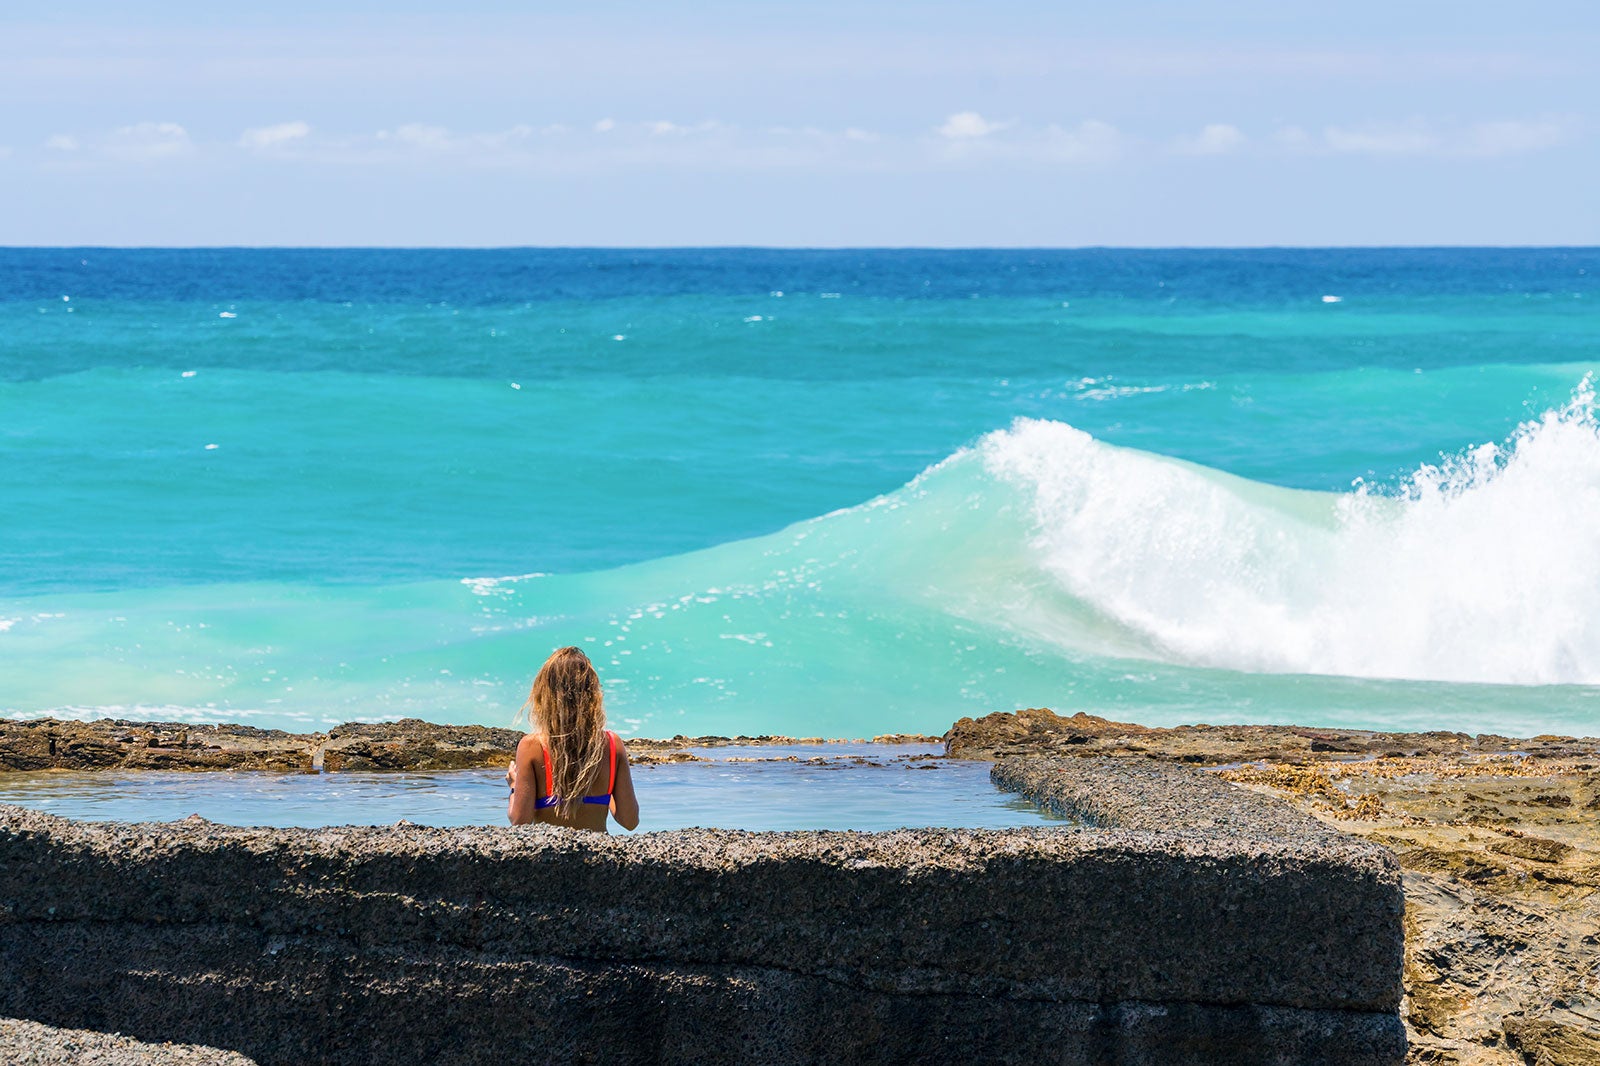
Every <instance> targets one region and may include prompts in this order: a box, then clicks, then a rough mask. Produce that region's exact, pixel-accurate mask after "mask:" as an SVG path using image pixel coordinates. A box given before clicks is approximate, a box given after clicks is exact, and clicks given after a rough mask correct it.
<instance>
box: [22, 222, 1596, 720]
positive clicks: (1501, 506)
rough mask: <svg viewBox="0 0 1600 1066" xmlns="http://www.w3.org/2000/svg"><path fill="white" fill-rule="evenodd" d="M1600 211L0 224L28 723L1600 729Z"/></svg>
mask: <svg viewBox="0 0 1600 1066" xmlns="http://www.w3.org/2000/svg"><path fill="white" fill-rule="evenodd" d="M1597 366H1600V250H1597V249H1369V250H1363V249H1320V250H1318V249H1307V250H1243V251H1207V250H1145V251H1139V250H1106V249H1088V250H1072V251H1029V250H1017V251H1004V250H993V251H958V250H952V251H911V250H868V251H781V250H762V249H716V250H650V251H630V250H585V249H565V250H539V249H508V250H482V251H468V250H354V249H351V250H313V249H282V250H269V249H216V250H172V251H167V250H111V249H95V248H92V249H82V248H73V249H60V248H57V249H48V248H45V249H9V250H0V502H3V505H4V506H3V515H4V517H3V518H0V715H4V716H8V717H18V718H24V717H30V718H31V717H38V716H43V715H54V716H57V717H80V718H89V717H118V718H131V719H151V720H161V721H208V722H209V721H237V722H243V723H248V724H252V725H258V726H263V727H270V728H282V729H290V730H295V731H308V730H315V729H322V728H326V727H328V726H330V725H333V724H337V723H340V722H345V721H350V720H376V719H393V718H399V717H420V718H425V719H428V720H430V721H435V722H450V723H466V722H482V723H488V724H495V725H505V724H509V723H510V722H511V719H512V716H513V715H514V713H515V712H516V710H517V708H518V707H519V706H520V704H521V702H522V700H523V697H524V695H525V693H526V690H527V687H528V684H529V682H530V680H531V678H532V675H533V673H534V671H535V670H536V669H537V668H538V666H539V664H540V663H541V662H542V661H543V659H544V658H545V656H546V655H547V654H548V653H549V652H550V651H551V650H552V649H553V648H555V647H557V646H559V645H563V644H578V645H580V646H582V647H584V648H586V649H587V650H588V651H589V652H590V654H591V656H592V657H593V658H594V660H595V662H596V665H597V666H598V667H599V669H600V671H601V675H602V678H603V680H604V683H605V687H606V699H607V707H608V711H609V714H610V717H611V721H612V722H613V724H614V725H615V726H616V727H617V728H618V729H619V731H621V732H623V733H624V734H625V735H645V736H671V735H673V734H678V733H684V734H690V735H695V734H710V733H720V734H736V733H743V734H790V735H801V736H812V735H820V736H828V737H870V736H873V735H875V734H882V733H890V732H905V731H918V732H933V733H938V732H942V731H943V730H944V729H945V728H946V727H947V726H948V725H949V724H950V723H951V722H952V721H953V720H954V719H956V718H958V717H961V716H964V715H981V714H984V713H987V712H989V711H996V710H1011V709H1015V708H1018V707H1027V706H1047V707H1052V708H1055V709H1056V710H1058V711H1061V712H1063V713H1071V712H1074V711H1080V710H1082V711H1088V712H1091V713H1094V714H1100V715H1105V716H1108V717H1112V718H1117V719H1120V720H1125V721H1136V722H1141V723H1145V724H1152V725H1161V724H1177V723H1183V722H1210V723H1222V722H1294V723H1299V724H1304V725H1329V726H1334V725H1338V726H1352V727H1361V728H1384V729H1451V730H1461V731H1466V732H1474V733H1478V732H1496V733H1504V734H1508V735H1514V736H1515V735H1532V734H1537V733H1544V732H1558V733H1577V734H1594V733H1597V732H1600V425H1597V422H1596V412H1595V399H1594V385H1593V374H1594V371H1595V369H1596V367H1597Z"/></svg>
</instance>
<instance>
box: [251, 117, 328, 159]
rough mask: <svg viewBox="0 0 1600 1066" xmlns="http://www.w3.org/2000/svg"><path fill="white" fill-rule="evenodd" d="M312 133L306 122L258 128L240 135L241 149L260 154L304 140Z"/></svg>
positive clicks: (283, 123) (282, 123)
mask: <svg viewBox="0 0 1600 1066" xmlns="http://www.w3.org/2000/svg"><path fill="white" fill-rule="evenodd" d="M310 133H311V127H310V126H308V125H306V124H305V123H304V122H280V123H278V124H277V125H275V126H257V127H255V128H254V129H248V130H245V131H244V132H243V133H241V134H240V135H239V147H241V148H249V149H252V150H254V151H258V152H259V151H263V150H267V149H272V148H277V147H280V146H282V145H285V144H289V143H291V142H293V141H301V140H304V139H305V138H306V137H307V136H309V135H310Z"/></svg>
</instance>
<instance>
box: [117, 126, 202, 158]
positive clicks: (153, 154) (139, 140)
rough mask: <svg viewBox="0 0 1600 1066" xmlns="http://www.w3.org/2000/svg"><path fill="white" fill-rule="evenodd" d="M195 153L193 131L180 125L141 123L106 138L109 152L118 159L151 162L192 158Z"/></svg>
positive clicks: (124, 127)
mask: <svg viewBox="0 0 1600 1066" xmlns="http://www.w3.org/2000/svg"><path fill="white" fill-rule="evenodd" d="M193 150H194V142H192V141H191V140H189V131H188V130H185V129H184V128H183V127H182V126H180V125H178V124H177V123H176V122H139V123H135V124H134V125H132V126H123V127H121V128H119V129H117V130H116V131H114V132H113V133H112V134H111V136H110V137H108V138H106V142H105V152H106V154H107V155H109V156H112V157H114V158H117V159H126V160H131V161H134V162H149V161H153V160H157V159H171V158H174V157H176V156H182V155H188V154H189V153H190V152H191V151H193Z"/></svg>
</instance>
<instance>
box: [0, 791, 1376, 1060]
mask: <svg viewBox="0 0 1600 1066" xmlns="http://www.w3.org/2000/svg"><path fill="white" fill-rule="evenodd" d="M1071 762H1073V763H1075V764H1078V765H1075V766H1073V767H1071V768H1070V769H1068V770H1065V771H1063V773H1064V774H1066V775H1070V776H1071V777H1072V778H1073V780H1075V781H1077V782H1079V785H1081V784H1082V782H1083V781H1084V780H1088V781H1089V784H1090V790H1091V791H1093V787H1092V786H1093V784H1094V782H1095V781H1099V782H1100V783H1101V784H1102V785H1103V786H1104V788H1103V789H1102V790H1101V791H1102V792H1103V793H1104V794H1107V795H1110V794H1112V793H1113V792H1115V791H1116V790H1117V788H1119V787H1120V788H1121V789H1122V790H1123V794H1125V795H1127V796H1132V797H1134V798H1133V799H1132V800H1129V802H1130V803H1132V805H1133V807H1135V808H1137V807H1138V806H1139V803H1138V802H1137V797H1138V796H1139V795H1144V796H1145V797H1146V798H1147V799H1148V800H1149V801H1150V802H1151V803H1153V804H1155V803H1160V802H1166V801H1163V800H1162V799H1161V796H1163V795H1166V793H1164V792H1163V791H1162V790H1163V789H1172V788H1176V789H1177V790H1179V791H1180V792H1181V790H1182V788H1183V777H1182V775H1184V774H1187V773H1192V772H1190V771H1178V775H1179V776H1178V777H1176V778H1161V779H1160V780H1159V781H1157V782H1156V783H1153V784H1152V783H1149V782H1146V783H1144V784H1140V783H1139V782H1137V781H1134V782H1131V783H1130V782H1129V781H1128V780H1124V779H1119V778H1117V777H1116V775H1117V774H1118V773H1119V771H1118V770H1116V769H1115V768H1114V767H1103V766H1099V765H1098V761H1097V760H1071ZM1084 775H1088V777H1087V778H1085V777H1084ZM1095 775H1099V776H1098V777H1097V776H1095ZM1119 782H1120V784H1119ZM1174 782H1176V784H1174ZM1046 783H1047V784H1048V783H1049V779H1046ZM1191 783H1192V784H1193V782H1191ZM1212 783H1214V782H1212ZM1196 787H1201V788H1205V787H1209V785H1206V784H1203V783H1202V784H1200V785H1197V786H1196ZM1219 787H1222V788H1224V790H1225V792H1224V793H1223V795H1233V794H1236V795H1237V796H1249V794H1246V793H1241V792H1238V791H1237V790H1234V789H1228V788H1226V786H1220V785H1219ZM1141 788H1142V789H1143V790H1144V791H1143V792H1142V793H1141V792H1140V791H1139V790H1140V789H1141ZM1170 800H1171V797H1170V796H1168V797H1167V801H1170ZM1207 802H1213V803H1214V802H1215V797H1212V798H1211V800H1208V801H1207ZM1243 802H1245V803H1246V808H1247V809H1254V810H1256V815H1257V816H1259V817H1260V818H1263V819H1266V820H1267V821H1268V822H1270V821H1271V818H1272V812H1271V811H1270V809H1266V808H1261V809H1255V808H1249V804H1251V803H1255V802H1260V803H1266V802H1267V801H1265V800H1260V799H1259V797H1253V796H1250V797H1249V799H1248V800H1245V801H1243ZM1263 810H1265V811H1266V813H1262V811H1263ZM1284 810H1285V811H1286V810H1287V809H1286V808H1285V809H1284ZM1107 820H1109V819H1107ZM1128 820H1129V821H1137V819H1135V818H1133V817H1131V816H1130V817H1129V818H1128ZM1178 821H1179V822H1181V819H1178ZM1283 825H1284V826H1287V828H1285V829H1284V830H1283V831H1282V832H1281V833H1279V834H1277V835H1271V834H1268V833H1266V832H1263V831H1261V830H1262V826H1261V825H1256V828H1255V831H1250V832H1246V831H1243V830H1241V831H1237V832H1227V831H1223V832H1214V831H1206V830H1199V829H1194V828H1192V827H1191V828H1184V827H1183V826H1182V825H1181V824H1177V825H1169V826H1168V827H1166V828H1160V829H1153V828H1089V829H1067V830H1056V829H1040V830H1005V831H958V830H922V831H910V830H906V831H900V832H894V833H876V834H869V833H834V832H808V833H779V834H754V833H740V832H728V831H712V830H692V831H682V832H673V833H660V834H652V835H647V836H641V837H635V838H606V837H600V836H597V835H590V834H582V833H577V832H574V831H569V830H561V829H554V828H550V827H538V826H530V827H525V828H521V829H515V830H511V829H491V828H483V829H448V830H447V829H426V828H420V827H410V826H402V827H394V828H346V829H328V830H318V831H300V830H259V829H232V828H225V827H221V826H215V825H210V824H205V823H201V824H194V823H176V824H167V825H151V824H139V825H130V824H87V823H74V822H69V821H66V820H63V819H59V818H54V817H51V816H47V815H43V814H39V813H35V812H29V811H25V810H23V809H20V808H0V1015H11V1016H15V1017H23V1018H31V1019H35V1020H38V1021H42V1022H47V1023H50V1024H53V1025H60V1026H72V1027H79V1028H87V1029H99V1030H114V1031H117V1032H122V1033H127V1034H129V1035H132V1036H136V1037H140V1038H142V1039H146V1040H176V1041H184V1042H189V1043H195V1044H204V1045H211V1046H215V1047H219V1048H228V1049H235V1050H238V1051H240V1052H243V1053H244V1054H246V1055H248V1056H250V1057H251V1058H253V1059H255V1060H256V1061H257V1062H259V1063H261V1064H263V1066H273V1064H278V1063H285V1064H288V1063H293V1064H296V1066H300V1064H304V1063H308V1062H329V1063H352V1064H355V1063H362V1064H365V1063H374V1064H376V1063H423V1062H429V1063H471V1062H480V1061H487V1060H489V1059H492V1058H494V1059H497V1058H499V1057H501V1056H506V1055H529V1054H531V1055H534V1056H536V1057H537V1059H538V1060H540V1061H552V1062H560V1061H573V1062H582V1061H593V1062H602V1061H603V1062H607V1063H613V1062H614V1063H634V1062H638V1063H656V1062H772V1063H785V1062H833V1061H850V1062H886V1063H889V1062H894V1063H898V1062H922V1061H928V1060H930V1059H933V1058H936V1057H937V1058H944V1057H948V1056H950V1055H961V1056H964V1057H966V1058H968V1059H972V1060H974V1061H980V1062H1028V1063H1030V1064H1031V1063H1040V1062H1047V1063H1048V1062H1061V1063H1080V1062H1081V1063H1100V1062H1115V1063H1146V1062H1148V1063H1163V1064H1181V1063H1212V1062H1218V1063H1220V1062H1229V1063H1235V1062H1236V1063H1285V1064H1287V1063H1309V1062H1319V1063H1352V1064H1353V1063H1363V1064H1365V1063H1372V1064H1378V1063H1398V1062H1399V1061H1400V1060H1401V1058H1402V1057H1403V1054H1404V1038H1403V1033H1402V1030H1401V1027H1400V1024H1399V1020H1398V1017H1397V1016H1396V1014H1395V1012H1396V1009H1397V1006H1398V1002H1399V996H1400V984H1399V979H1400V950H1401V926H1400V907H1401V898H1400V887H1399V878H1398V871H1397V868H1396V866H1395V864H1394V862H1393V859H1392V857H1390V856H1389V855H1388V853H1387V852H1385V851H1383V850H1382V849H1379V848H1375V847H1373V846H1371V845H1366V844H1362V843H1360V842H1357V841H1353V840H1349V839H1347V838H1344V837H1341V836H1338V835H1337V834H1332V833H1328V832H1326V831H1323V830H1320V828H1318V827H1316V823H1311V825H1310V826H1306V825H1299V826H1296V825H1295V824H1294V823H1293V822H1292V821H1289V820H1286V821H1284V822H1283Z"/></svg>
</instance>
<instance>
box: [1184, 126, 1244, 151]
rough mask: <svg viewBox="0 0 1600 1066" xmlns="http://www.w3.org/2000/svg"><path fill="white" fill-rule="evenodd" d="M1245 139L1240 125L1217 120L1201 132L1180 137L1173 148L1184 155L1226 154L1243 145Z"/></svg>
mask: <svg viewBox="0 0 1600 1066" xmlns="http://www.w3.org/2000/svg"><path fill="white" fill-rule="evenodd" d="M1245 140H1246V138H1245V135H1244V133H1243V132H1242V131H1241V130H1240V129H1239V127H1238V126H1230V125H1228V124H1227V123H1224V122H1215V123H1212V124H1211V125H1208V126H1206V127H1204V128H1203V129H1201V130H1200V132H1199V133H1196V134H1193V135H1190V136H1185V137H1179V138H1178V139H1177V140H1176V141H1175V142H1174V143H1173V150H1174V151H1176V152H1179V153H1181V154H1183V155H1226V154H1227V153H1229V152H1232V151H1234V150H1235V149H1238V148H1241V147H1243V146H1244V143H1245Z"/></svg>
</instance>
